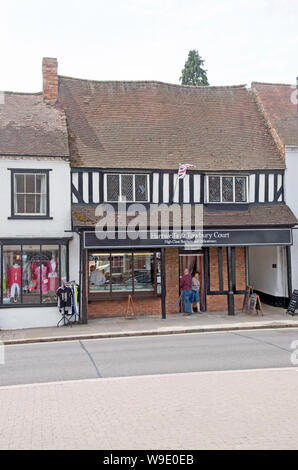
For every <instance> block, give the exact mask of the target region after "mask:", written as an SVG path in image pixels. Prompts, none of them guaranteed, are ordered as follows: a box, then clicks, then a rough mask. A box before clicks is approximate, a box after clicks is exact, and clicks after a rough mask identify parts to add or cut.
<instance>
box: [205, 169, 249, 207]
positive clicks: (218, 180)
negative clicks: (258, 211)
mask: <svg viewBox="0 0 298 470" xmlns="http://www.w3.org/2000/svg"><path fill="white" fill-rule="evenodd" d="M247 185H248V178H247V176H215V175H214V176H213V175H212V176H211V175H209V176H208V177H207V202H213V203H216V202H217V203H235V202H239V203H241V202H247V193H248V190H247Z"/></svg>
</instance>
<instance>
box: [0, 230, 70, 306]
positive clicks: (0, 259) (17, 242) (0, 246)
mask: <svg viewBox="0 0 298 470" xmlns="http://www.w3.org/2000/svg"><path fill="white" fill-rule="evenodd" d="M24 245H39V250H40V253H41V251H42V246H44V245H53V246H54V245H58V246H59V253H58V259H59V269H58V281H59V285H61V272H62V266H61V261H62V256H61V252H62V246H66V275H67V278H68V279H69V240H68V239H46V238H45V239H43V238H39V239H34V238H33V239H31V238H30V239H5V240H1V241H0V266H1V273H0V282H1V284H0V309H1V308H30V307H38V308H40V307H54V306H57V302H42V292H41V291H40V302H39V303H31V304H30V303H27V304H25V303H7V304H6V303H3V266H4V247H6V246H19V247H20V253H21V292H22V289H23V246H24ZM21 300H22V295H21Z"/></svg>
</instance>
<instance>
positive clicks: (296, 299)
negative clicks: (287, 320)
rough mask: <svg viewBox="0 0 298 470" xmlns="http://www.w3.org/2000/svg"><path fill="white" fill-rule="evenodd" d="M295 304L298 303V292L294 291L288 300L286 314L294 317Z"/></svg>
mask: <svg viewBox="0 0 298 470" xmlns="http://www.w3.org/2000/svg"><path fill="white" fill-rule="evenodd" d="M297 303H298V290H297V289H295V290H294V292H293V294H292V297H291V299H290V303H289V305H288V308H287V313H289V314H290V315H295V310H296V308H297Z"/></svg>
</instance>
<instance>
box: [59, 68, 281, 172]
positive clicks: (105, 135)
mask: <svg viewBox="0 0 298 470" xmlns="http://www.w3.org/2000/svg"><path fill="white" fill-rule="evenodd" d="M58 103H59V104H60V106H61V107H62V108H64V109H65V113H66V117H67V122H68V128H69V132H70V139H69V142H70V152H71V156H72V159H73V165H74V166H85V167H102V168H131V169H133V168H150V169H176V168H177V165H178V164H179V163H180V162H189V163H193V164H194V165H195V166H196V169H200V170H214V169H216V170H234V169H235V170H253V169H280V168H284V161H283V159H282V157H281V153H280V151H279V150H278V147H277V146H276V144H275V142H274V140H273V139H272V136H271V134H270V130H269V129H268V126H267V125H266V122H265V120H264V118H263V116H262V114H261V113H260V112H259V110H258V107H257V105H256V102H255V100H254V97H253V96H252V94H251V92H250V91H249V90H247V88H246V87H245V86H232V87H189V86H180V85H170V84H166V83H160V82H96V81H90V80H81V79H74V78H68V77H62V76H59V96H58Z"/></svg>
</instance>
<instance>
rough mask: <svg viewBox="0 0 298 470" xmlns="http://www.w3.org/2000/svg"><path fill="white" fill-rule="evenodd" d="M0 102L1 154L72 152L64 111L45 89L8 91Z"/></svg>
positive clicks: (46, 154) (55, 155)
mask: <svg viewBox="0 0 298 470" xmlns="http://www.w3.org/2000/svg"><path fill="white" fill-rule="evenodd" d="M3 98H4V99H3V100H1V102H0V155H20V156H22V155H26V156H50V157H67V156H69V149H68V136H67V126H66V119H65V114H64V112H63V111H61V110H60V109H58V108H57V107H55V106H50V105H46V104H45V103H44V102H43V96H42V93H32V94H29V93H28V94H26V93H10V92H5V93H4V95H3Z"/></svg>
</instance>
